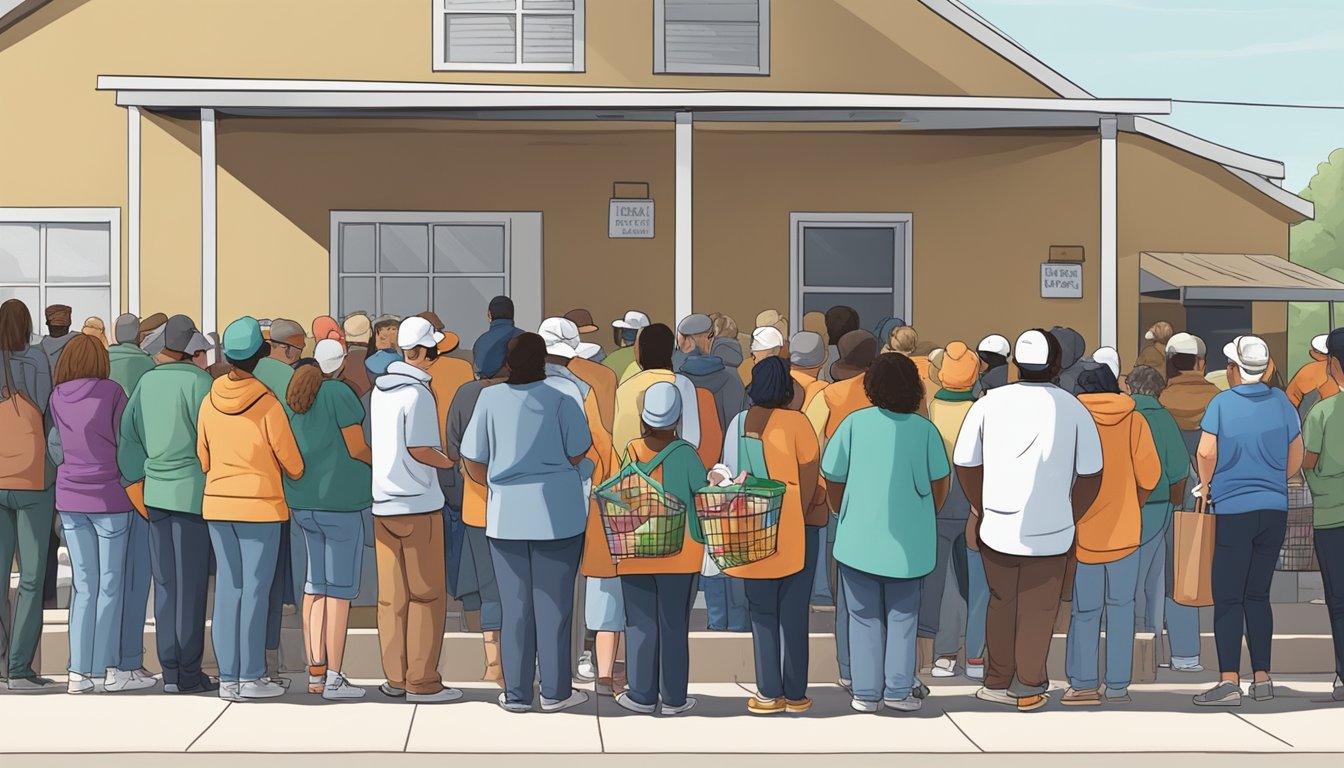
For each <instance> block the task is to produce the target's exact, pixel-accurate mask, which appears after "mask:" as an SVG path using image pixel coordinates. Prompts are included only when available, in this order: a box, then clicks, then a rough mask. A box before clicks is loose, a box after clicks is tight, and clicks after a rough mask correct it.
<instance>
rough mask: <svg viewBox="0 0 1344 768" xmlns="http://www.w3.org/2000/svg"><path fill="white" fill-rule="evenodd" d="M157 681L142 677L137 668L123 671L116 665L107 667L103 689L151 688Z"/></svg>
mask: <svg viewBox="0 0 1344 768" xmlns="http://www.w3.org/2000/svg"><path fill="white" fill-rule="evenodd" d="M158 683H159V681H158V680H155V679H154V678H152V677H143V676H142V675H141V674H140V671H139V670H131V671H129V672H123V671H122V670H120V669H117V668H116V667H108V668H107V678H106V679H105V680H104V681H103V689H104V690H106V691H108V692H109V693H121V692H122V691H142V690H144V689H146V688H153V687H154V686H155V685H158Z"/></svg>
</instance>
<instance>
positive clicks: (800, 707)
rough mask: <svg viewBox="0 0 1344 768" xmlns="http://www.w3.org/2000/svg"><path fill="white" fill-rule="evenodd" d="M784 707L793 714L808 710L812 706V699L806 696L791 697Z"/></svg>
mask: <svg viewBox="0 0 1344 768" xmlns="http://www.w3.org/2000/svg"><path fill="white" fill-rule="evenodd" d="M784 708H785V709H787V710H788V711H790V712H792V713H793V714H798V713H799V712H806V711H807V710H809V709H811V708H812V700H811V699H809V698H807V697H806V696H804V697H803V698H801V699H789V700H787V701H785V702H784Z"/></svg>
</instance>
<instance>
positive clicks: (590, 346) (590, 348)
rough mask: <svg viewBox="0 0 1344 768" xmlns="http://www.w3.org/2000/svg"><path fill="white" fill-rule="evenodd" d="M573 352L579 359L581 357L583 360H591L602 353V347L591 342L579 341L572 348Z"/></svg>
mask: <svg viewBox="0 0 1344 768" xmlns="http://www.w3.org/2000/svg"><path fill="white" fill-rule="evenodd" d="M574 351H575V352H578V353H579V357H582V358H583V359H584V360H592V359H593V358H594V357H597V355H598V353H600V352H601V351H602V345H600V344H594V343H592V342H591V341H581V342H579V345H578V346H577V347H575V348H574Z"/></svg>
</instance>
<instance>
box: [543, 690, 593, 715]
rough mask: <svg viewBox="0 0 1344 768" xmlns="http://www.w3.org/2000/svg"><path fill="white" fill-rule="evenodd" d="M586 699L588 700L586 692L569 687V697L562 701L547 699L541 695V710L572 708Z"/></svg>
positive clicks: (561, 710) (559, 710)
mask: <svg viewBox="0 0 1344 768" xmlns="http://www.w3.org/2000/svg"><path fill="white" fill-rule="evenodd" d="M587 701H588V694H586V693H584V692H583V691H580V690H578V689H571V692H570V694H569V698H568V699H565V700H563V701H556V700H554V699H548V698H546V697H545V696H542V697H541V711H542V712H564V711H565V710H566V709H573V708H574V707H577V706H579V705H580V704H584V703H585V702H587Z"/></svg>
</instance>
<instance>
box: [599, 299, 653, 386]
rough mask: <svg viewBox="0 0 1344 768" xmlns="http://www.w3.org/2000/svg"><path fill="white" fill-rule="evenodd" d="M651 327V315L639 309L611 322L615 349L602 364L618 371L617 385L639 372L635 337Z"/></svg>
mask: <svg viewBox="0 0 1344 768" xmlns="http://www.w3.org/2000/svg"><path fill="white" fill-rule="evenodd" d="M648 327H649V316H648V315H646V314H644V313H643V312H640V311H638V310H634V309H632V310H630V311H629V312H626V313H625V316H624V317H622V318H621V319H619V320H613V321H612V322H611V328H612V331H611V335H612V339H613V340H614V342H615V345H616V346H615V349H613V350H612V351H611V352H610V353H608V354H607V357H606V359H605V360H603V361H602V364H603V365H605V366H607V367H608V368H610V369H611V370H613V371H615V372H616V379H617V386H619V385H621V384H624V383H625V380H626V379H627V378H628V377H629V376H632V375H634V374H635V373H638V372H639V366H638V364H637V362H636V353H635V339H636V337H638V336H639V332H640V331H642V330H644V329H645V328H648Z"/></svg>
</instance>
